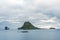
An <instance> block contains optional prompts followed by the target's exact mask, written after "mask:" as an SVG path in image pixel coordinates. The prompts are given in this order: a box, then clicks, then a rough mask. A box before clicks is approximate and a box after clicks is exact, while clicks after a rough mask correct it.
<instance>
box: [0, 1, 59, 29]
mask: <svg viewBox="0 0 60 40" xmlns="http://www.w3.org/2000/svg"><path fill="white" fill-rule="evenodd" d="M59 10H60V1H59V0H0V22H3V21H8V22H9V23H12V24H15V25H17V26H19V27H20V25H21V24H23V22H25V21H30V22H31V23H32V24H33V25H35V26H37V27H39V28H49V27H56V28H60V25H59V24H60V21H59V20H60V11H59Z"/></svg>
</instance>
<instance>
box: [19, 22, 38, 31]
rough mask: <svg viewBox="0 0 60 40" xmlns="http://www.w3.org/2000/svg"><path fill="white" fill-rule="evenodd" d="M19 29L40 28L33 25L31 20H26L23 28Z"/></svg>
mask: <svg viewBox="0 0 60 40" xmlns="http://www.w3.org/2000/svg"><path fill="white" fill-rule="evenodd" d="M19 29H39V28H37V27H35V26H33V25H32V24H31V23H30V22H24V24H23V26H22V27H21V28H18V30H19Z"/></svg>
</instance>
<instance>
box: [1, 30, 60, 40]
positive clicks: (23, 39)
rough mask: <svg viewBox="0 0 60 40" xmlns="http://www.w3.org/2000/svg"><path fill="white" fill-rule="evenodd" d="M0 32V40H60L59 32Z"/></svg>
mask: <svg viewBox="0 0 60 40" xmlns="http://www.w3.org/2000/svg"><path fill="white" fill-rule="evenodd" d="M22 31H23V30H19V31H18V30H1V31H0V40H60V30H27V31H28V32H22Z"/></svg>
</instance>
